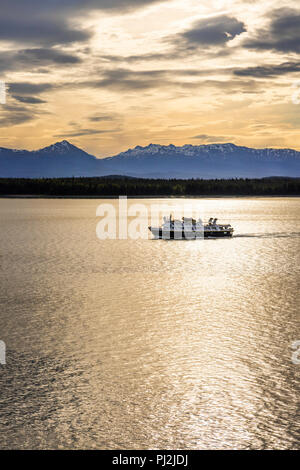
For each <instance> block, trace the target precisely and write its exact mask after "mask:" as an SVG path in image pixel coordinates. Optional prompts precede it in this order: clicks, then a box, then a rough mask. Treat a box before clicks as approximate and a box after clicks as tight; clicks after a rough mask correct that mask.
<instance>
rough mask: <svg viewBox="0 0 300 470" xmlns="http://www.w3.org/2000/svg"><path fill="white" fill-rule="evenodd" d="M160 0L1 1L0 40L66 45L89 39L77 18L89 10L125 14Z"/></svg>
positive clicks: (88, 33) (89, 35) (87, 33)
mask: <svg viewBox="0 0 300 470" xmlns="http://www.w3.org/2000/svg"><path fill="white" fill-rule="evenodd" d="M158 1H159V0H85V1H84V2H83V1H82V0H60V1H59V2H57V1H53V0H43V1H41V0H26V1H24V0H13V1H11V0H1V17H0V41H1V40H4V41H7V40H9V41H13V42H20V43H22V44H23V43H24V42H26V43H30V44H39V45H40V44H43V45H47V46H49V45H54V44H68V43H72V42H78V41H80V42H82V41H86V40H88V39H89V38H90V37H91V35H92V32H91V31H88V30H83V29H82V28H81V27H80V26H78V23H77V21H76V20H77V19H78V18H80V20H81V19H82V17H83V16H84V15H86V14H88V13H89V12H91V11H92V10H100V11H101V10H102V11H115V12H120V11H126V10H131V9H135V8H140V7H145V6H147V5H151V4H153V3H155V2H158Z"/></svg>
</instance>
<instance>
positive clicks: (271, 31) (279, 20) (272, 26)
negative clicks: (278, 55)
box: [243, 8, 300, 53]
mask: <svg viewBox="0 0 300 470" xmlns="http://www.w3.org/2000/svg"><path fill="white" fill-rule="evenodd" d="M269 18H270V22H269V25H268V28H267V29H261V30H259V31H257V33H256V36H255V37H253V38H250V39H248V40H246V41H245V42H244V44H243V45H244V47H245V48H248V49H255V50H263V51H264V50H273V51H276V52H285V53H287V52H295V53H300V11H299V10H294V9H292V8H280V9H277V10H275V11H273V12H271V14H269Z"/></svg>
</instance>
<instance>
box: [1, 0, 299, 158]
mask: <svg viewBox="0 0 300 470" xmlns="http://www.w3.org/2000/svg"><path fill="white" fill-rule="evenodd" d="M1 3H3V8H2V13H1V19H0V30H1V32H0V67H1V68H0V80H2V81H4V82H5V83H6V85H7V101H6V104H1V105H0V113H1V114H0V146H2V147H12V148H27V149H37V148H41V147H43V146H46V145H49V144H51V143H53V142H54V141H58V140H62V139H67V140H69V141H71V142H72V143H74V145H77V146H80V147H81V148H84V149H85V150H86V151H88V152H90V153H92V154H94V155H96V156H98V157H103V156H108V155H114V154H117V153H119V152H120V151H122V150H126V149H127V148H129V147H134V146H136V145H142V146H143V145H148V144H149V143H150V142H152V143H158V144H169V143H173V144H175V145H183V144H195V145H196V144H203V143H215V142H216V143H223V142H232V143H235V144H236V145H246V146H251V147H291V148H295V149H300V136H299V126H300V105H299V104H298V99H297V96H298V95H297V93H298V90H300V82H299V80H300V60H299V55H300V8H299V1H298V0H286V1H284V0H283V1H282V0H281V1H279V0H272V1H270V0H267V1H265V0H264V1H261V0H258V1H255V0H248V1H246V0H213V1H208V0H207V1H202V2H199V0H168V1H164V2H161V1H155V0H148V1H147V0H146V1H139V0H132V1H130V0H129V1H122V0H113V1H108V0H103V1H101V0H100V1H98V2H97V1H95V0H91V1H89V0H88V1H86V2H77V1H73V2H71V1H68V0H64V1H62V2H61V3H60V4H59V5H60V6H59V7H58V9H57V10H55V9H54V8H53V6H51V3H53V2H48V1H46V2H42V4H41V2H37V1H36V0H29V1H28V2H24V1H23V2H22V1H21V0H16V1H14V2H8V1H7V0H4V1H3V2H1ZM81 3H83V4H84V6H83V7H81ZM24 4H26V6H25V5H24ZM17 7H18V8H17ZM13 10H14V11H13ZM18 11H19V20H18V21H19V23H18V21H17V20H16V18H15V15H16V14H17V12H18ZM1 25H2V26H1ZM299 95H300V92H299Z"/></svg>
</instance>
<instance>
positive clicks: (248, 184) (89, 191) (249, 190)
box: [0, 176, 300, 197]
mask: <svg viewBox="0 0 300 470" xmlns="http://www.w3.org/2000/svg"><path fill="white" fill-rule="evenodd" d="M18 195H20V196H36V197H38V196H49V197H55V196H61V197H76V196H78V197H97V196H99V197H101V196H106V197H108V196H112V197H117V196H119V195H127V196H132V197H134V196H140V197H150V196H153V197H154V196H162V197H167V196H177V197H183V196H300V178H285V177H282V178H281V177H274V178H262V179H243V178H234V179H212V180H204V179H148V178H145V179H143V178H131V177H122V176H120V177H118V176H114V177H109V176H108V177H96V178H95V177H93V178H40V179H27V178H0V196H2V197H4V196H18Z"/></svg>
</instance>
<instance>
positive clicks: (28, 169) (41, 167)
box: [0, 140, 300, 179]
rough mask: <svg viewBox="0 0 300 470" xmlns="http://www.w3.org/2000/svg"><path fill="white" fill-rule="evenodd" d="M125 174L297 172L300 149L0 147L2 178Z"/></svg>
mask: <svg viewBox="0 0 300 470" xmlns="http://www.w3.org/2000/svg"><path fill="white" fill-rule="evenodd" d="M107 175H124V176H135V177H145V178H204V179H210V178H235V177H242V178H262V177H266V176H294V177H296V176H297V177H299V176H300V152H297V151H296V150H291V149H272V148H266V149H253V148H248V147H240V146H237V145H234V144H230V143H228V144H211V145H183V146H182V147H177V146H175V145H157V144H150V145H148V146H146V147H140V146H137V147H135V148H134V149H129V150H127V151H126V152H122V153H120V154H118V155H116V156H113V157H107V158H96V157H95V156H93V155H90V154H89V153H87V152H85V151H83V150H81V149H80V148H78V147H76V146H75V145H72V144H71V143H69V142H68V141H66V140H63V141H62V142H57V143H55V144H53V145H50V146H49V147H45V148H43V149H40V150H34V151H28V150H15V149H7V148H0V177H2V178H41V177H47V178H55V177H72V176H74V177H79V176H90V177H91V176H107Z"/></svg>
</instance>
